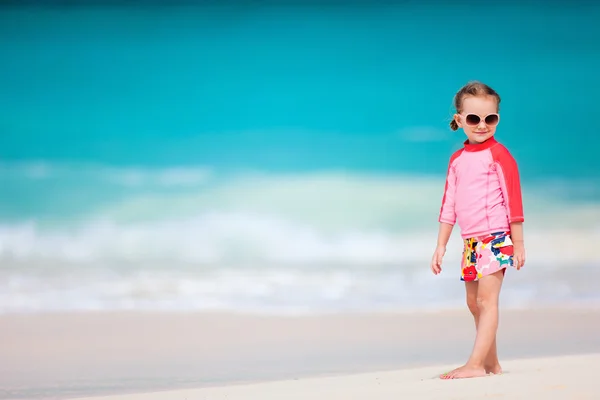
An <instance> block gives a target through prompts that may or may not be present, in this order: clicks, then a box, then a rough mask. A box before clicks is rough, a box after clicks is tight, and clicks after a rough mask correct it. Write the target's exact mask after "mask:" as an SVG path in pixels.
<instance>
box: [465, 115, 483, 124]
mask: <svg viewBox="0 0 600 400" xmlns="http://www.w3.org/2000/svg"><path fill="white" fill-rule="evenodd" d="M465 120H466V121H467V125H478V124H479V121H481V118H479V115H475V114H468V115H467V117H466V118H465Z"/></svg>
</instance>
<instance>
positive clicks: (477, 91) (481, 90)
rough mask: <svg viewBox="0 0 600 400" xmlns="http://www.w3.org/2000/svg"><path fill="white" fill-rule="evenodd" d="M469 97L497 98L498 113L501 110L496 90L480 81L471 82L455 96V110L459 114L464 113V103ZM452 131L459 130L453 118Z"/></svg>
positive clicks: (451, 122)
mask: <svg viewBox="0 0 600 400" xmlns="http://www.w3.org/2000/svg"><path fill="white" fill-rule="evenodd" d="M467 96H493V97H495V98H496V103H497V104H498V111H499V110H500V95H499V94H498V93H496V91H495V90H494V89H492V88H491V87H489V86H488V85H486V84H485V83H482V82H479V81H470V82H468V83H467V84H466V85H465V86H463V87H461V88H460V90H459V91H458V92H457V93H456V95H455V96H454V108H455V109H456V112H457V113H459V114H460V113H461V112H462V103H463V100H464V98H465V97H467ZM450 129H452V130H453V131H455V130H457V129H458V124H457V123H456V121H455V120H454V118H452V121H450Z"/></svg>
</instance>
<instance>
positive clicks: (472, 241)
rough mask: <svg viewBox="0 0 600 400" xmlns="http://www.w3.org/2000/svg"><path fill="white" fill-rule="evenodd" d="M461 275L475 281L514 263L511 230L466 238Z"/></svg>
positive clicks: (465, 279) (463, 279)
mask: <svg viewBox="0 0 600 400" xmlns="http://www.w3.org/2000/svg"><path fill="white" fill-rule="evenodd" d="M464 244H465V248H464V250H463V257H462V265H461V270H462V273H461V277H460V279H461V280H462V281H465V282H473V281H477V280H479V279H480V278H481V277H483V276H486V275H490V274H493V273H494V272H498V271H500V270H502V272H503V273H504V272H505V271H506V269H505V268H506V267H508V266H512V265H513V242H512V240H511V239H510V232H494V233H492V234H490V235H489V236H478V237H473V238H468V239H464Z"/></svg>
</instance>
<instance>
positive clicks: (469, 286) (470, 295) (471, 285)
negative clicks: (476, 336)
mask: <svg viewBox="0 0 600 400" xmlns="http://www.w3.org/2000/svg"><path fill="white" fill-rule="evenodd" d="M478 288H479V282H477V281H475V282H465V289H466V292H467V307H469V311H470V312H471V314H472V315H473V319H474V320H475V329H476V330H477V329H479V305H478V304H477V291H478ZM483 366H484V368H485V372H486V373H488V374H489V373H492V374H499V373H501V372H502V367H500V363H499V362H498V353H497V350H496V337H495V335H494V343H492V347H491V348H490V351H489V352H488V354H487V356H486V358H485V362H484V365H483Z"/></svg>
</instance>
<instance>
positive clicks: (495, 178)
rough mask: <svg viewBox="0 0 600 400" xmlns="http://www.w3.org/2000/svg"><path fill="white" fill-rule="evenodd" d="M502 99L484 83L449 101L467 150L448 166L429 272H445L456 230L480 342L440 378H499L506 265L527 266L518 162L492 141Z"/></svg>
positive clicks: (469, 86)
mask: <svg viewBox="0 0 600 400" xmlns="http://www.w3.org/2000/svg"><path fill="white" fill-rule="evenodd" d="M499 106H500V96H499V95H498V94H497V93H496V92H495V91H494V90H493V89H492V88H490V87H489V86H487V85H485V84H484V83H481V82H476V81H475V82H469V83H467V84H466V85H465V86H463V87H462V88H461V89H460V90H459V91H458V93H456V96H455V97H454V107H455V108H456V114H454V118H453V120H452V122H451V123H450V127H451V128H452V130H457V129H458V128H462V129H463V131H464V133H465V134H466V135H467V140H466V141H465V142H464V146H463V147H462V148H461V149H459V150H458V151H456V152H455V153H454V154H453V155H452V156H451V157H450V162H449V165H448V171H447V177H446V185H445V188H444V195H443V199H442V207H441V210H440V215H439V222H440V228H439V234H438V242H437V247H436V249H435V252H434V253H433V258H432V260H431V270H432V271H433V273H434V274H435V275H437V274H439V273H441V272H442V258H443V257H444V254H445V253H446V245H447V243H448V240H449V239H450V235H451V233H452V228H453V226H454V224H455V223H458V225H459V226H460V229H461V236H462V238H463V241H464V249H463V257H462V265H461V269H462V273H461V280H463V281H464V282H465V288H466V292H467V306H468V308H469V311H470V312H471V314H473V318H474V319H475V328H476V330H477V336H476V338H475V345H474V347H473V351H472V353H471V356H470V357H469V360H468V361H467V363H466V364H465V365H463V366H462V367H459V368H456V369H455V370H453V371H450V372H448V373H445V374H442V375H441V376H440V378H442V379H456V378H472V377H478V376H485V375H487V374H490V373H491V374H499V373H501V372H502V368H501V367H500V363H499V362H498V355H497V352H496V331H497V328H498V300H499V295H500V288H501V287H502V281H503V279H504V273H505V271H506V267H507V266H514V267H515V268H516V269H517V270H518V269H521V267H523V266H524V265H525V247H524V243H523V225H522V223H523V221H524V216H523V204H522V200H521V187H520V179H519V172H518V168H517V163H516V161H515V159H514V158H513V157H512V155H511V154H510V153H509V151H508V150H507V149H506V147H504V146H503V145H502V144H500V143H499V142H497V141H496V139H495V138H494V134H495V133H496V126H497V125H498V122H499V121H500V116H499V114H498V112H499Z"/></svg>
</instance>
